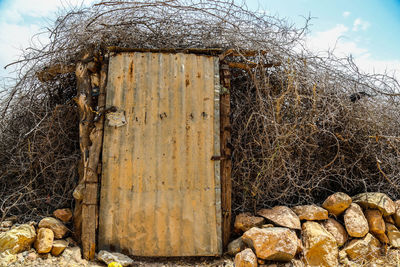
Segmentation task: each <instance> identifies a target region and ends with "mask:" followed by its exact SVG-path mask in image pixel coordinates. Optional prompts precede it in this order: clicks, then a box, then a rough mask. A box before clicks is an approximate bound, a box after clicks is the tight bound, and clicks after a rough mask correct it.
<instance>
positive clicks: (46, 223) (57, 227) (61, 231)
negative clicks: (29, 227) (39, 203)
mask: <svg viewBox="0 0 400 267" xmlns="http://www.w3.org/2000/svg"><path fill="white" fill-rule="evenodd" d="M39 228H49V229H51V230H52V231H53V232H54V237H55V238H58V239H60V238H63V237H64V236H65V235H66V234H67V232H68V228H67V227H66V226H65V225H64V224H63V223H62V222H61V221H60V220H58V219H56V218H52V217H46V218H44V219H42V220H41V221H40V222H39Z"/></svg>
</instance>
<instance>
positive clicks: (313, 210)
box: [292, 205, 328, 221]
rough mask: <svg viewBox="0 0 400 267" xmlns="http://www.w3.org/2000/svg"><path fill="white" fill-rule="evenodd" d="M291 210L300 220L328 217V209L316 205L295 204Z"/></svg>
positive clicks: (315, 219)
mask: <svg viewBox="0 0 400 267" xmlns="http://www.w3.org/2000/svg"><path fill="white" fill-rule="evenodd" d="M292 210H293V211H294V213H296V214H297V216H299V219H300V220H307V221H317V220H326V219H328V211H327V210H326V209H324V208H321V207H318V206H316V205H303V206H296V207H293V208H292Z"/></svg>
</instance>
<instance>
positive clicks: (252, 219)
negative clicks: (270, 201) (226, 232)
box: [234, 212, 265, 232]
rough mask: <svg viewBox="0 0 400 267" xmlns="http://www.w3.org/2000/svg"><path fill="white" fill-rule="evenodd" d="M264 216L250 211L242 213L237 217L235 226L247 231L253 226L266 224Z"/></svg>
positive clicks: (239, 229)
mask: <svg viewBox="0 0 400 267" xmlns="http://www.w3.org/2000/svg"><path fill="white" fill-rule="evenodd" d="M264 221H265V220H264V218H262V217H257V216H252V215H251V214H250V213H248V212H245V213H240V214H238V215H237V216H236V218H235V223H234V227H235V229H236V230H237V231H242V232H246V231H247V230H249V229H250V228H252V227H260V226H261V225H263V224H264Z"/></svg>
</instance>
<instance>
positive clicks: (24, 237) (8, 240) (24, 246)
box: [0, 224, 36, 254]
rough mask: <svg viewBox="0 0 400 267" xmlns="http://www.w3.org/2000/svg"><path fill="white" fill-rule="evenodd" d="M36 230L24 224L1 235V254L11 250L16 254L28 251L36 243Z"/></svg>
mask: <svg viewBox="0 0 400 267" xmlns="http://www.w3.org/2000/svg"><path fill="white" fill-rule="evenodd" d="M35 238H36V231H35V228H34V227H33V226H31V225H28V224H22V225H19V226H16V227H14V228H13V229H11V230H9V231H7V232H2V233H0V252H3V251H6V250H9V252H10V253H12V254H16V253H19V252H22V251H25V250H28V249H29V248H30V247H31V245H32V243H33V242H34V241H35Z"/></svg>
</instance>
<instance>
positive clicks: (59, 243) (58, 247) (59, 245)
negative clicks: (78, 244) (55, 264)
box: [51, 239, 68, 257]
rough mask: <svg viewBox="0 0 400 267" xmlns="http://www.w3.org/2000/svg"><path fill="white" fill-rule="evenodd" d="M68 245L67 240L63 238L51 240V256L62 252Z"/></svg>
mask: <svg viewBox="0 0 400 267" xmlns="http://www.w3.org/2000/svg"><path fill="white" fill-rule="evenodd" d="M67 247H68V242H67V241H65V240H62V239H60V240H54V242H53V247H52V248H51V255H53V256H56V257H57V256H59V255H60V254H61V253H63V251H64V250H65V248H67Z"/></svg>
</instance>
